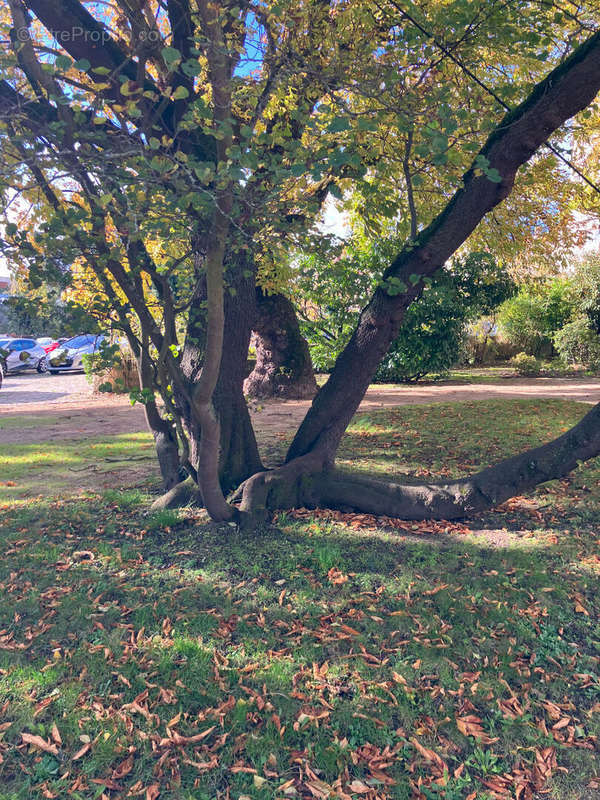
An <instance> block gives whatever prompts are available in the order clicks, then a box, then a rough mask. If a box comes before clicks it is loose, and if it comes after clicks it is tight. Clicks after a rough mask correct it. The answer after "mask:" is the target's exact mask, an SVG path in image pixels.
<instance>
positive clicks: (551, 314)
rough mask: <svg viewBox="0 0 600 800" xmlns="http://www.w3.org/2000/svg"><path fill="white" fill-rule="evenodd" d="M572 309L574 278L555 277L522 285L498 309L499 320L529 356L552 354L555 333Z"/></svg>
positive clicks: (510, 336)
mask: <svg viewBox="0 0 600 800" xmlns="http://www.w3.org/2000/svg"><path fill="white" fill-rule="evenodd" d="M574 309H575V298H574V289H573V282H572V281H571V280H569V279H566V278H556V279H554V280H552V281H549V282H547V283H545V284H542V285H541V286H536V287H524V286H523V287H521V289H520V290H519V292H518V294H516V295H515V296H514V297H511V298H509V299H508V300H506V301H505V302H504V303H503V304H502V305H501V306H500V308H499V309H498V323H499V325H500V327H501V329H502V331H503V333H504V336H505V337H506V338H507V339H508V341H509V342H510V343H511V344H512V345H513V346H514V347H517V348H519V349H520V350H522V351H523V352H524V353H527V354H528V355H531V356H536V357H540V356H546V357H549V356H551V355H552V354H553V349H554V344H553V342H554V334H555V333H556V332H557V331H559V330H560V329H561V328H562V327H563V326H564V325H566V324H567V323H568V322H569V320H570V319H571V317H572V316H573V312H574Z"/></svg>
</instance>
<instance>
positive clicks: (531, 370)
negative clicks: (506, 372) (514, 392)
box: [512, 353, 542, 377]
mask: <svg viewBox="0 0 600 800" xmlns="http://www.w3.org/2000/svg"><path fill="white" fill-rule="evenodd" d="M512 365H513V367H514V368H515V369H516V370H517V372H518V373H519V375H525V376H527V377H533V376H535V375H539V374H540V372H541V371H542V365H541V364H540V362H539V361H538V360H537V358H536V357H535V356H530V355H529V354H528V353H517V355H516V356H515V357H514V358H513V360H512Z"/></svg>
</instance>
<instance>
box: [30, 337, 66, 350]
mask: <svg viewBox="0 0 600 800" xmlns="http://www.w3.org/2000/svg"><path fill="white" fill-rule="evenodd" d="M63 341H66V339H64V340H63ZM36 342H37V343H38V344H39V345H41V346H42V347H43V348H44V350H45V351H46V354H48V353H51V352H52V351H53V350H56V348H57V347H58V346H59V344H60V342H59V341H58V340H57V339H51V338H50V337H49V336H41V337H40V338H39V339H36Z"/></svg>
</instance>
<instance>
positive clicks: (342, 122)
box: [327, 117, 350, 133]
mask: <svg viewBox="0 0 600 800" xmlns="http://www.w3.org/2000/svg"><path fill="white" fill-rule="evenodd" d="M349 127H350V122H349V121H348V118H347V117H336V118H335V119H332V120H331V122H330V123H329V125H328V126H327V130H328V131H329V133H342V131H347V130H348V128H349Z"/></svg>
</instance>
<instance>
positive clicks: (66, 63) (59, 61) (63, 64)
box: [54, 55, 73, 70]
mask: <svg viewBox="0 0 600 800" xmlns="http://www.w3.org/2000/svg"><path fill="white" fill-rule="evenodd" d="M54 66H55V67H56V69H61V70H62V69H70V68H71V67H72V66H73V62H72V61H71V59H70V58H69V56H64V55H58V56H56V59H55V61H54Z"/></svg>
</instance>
